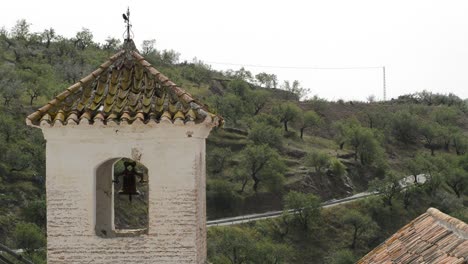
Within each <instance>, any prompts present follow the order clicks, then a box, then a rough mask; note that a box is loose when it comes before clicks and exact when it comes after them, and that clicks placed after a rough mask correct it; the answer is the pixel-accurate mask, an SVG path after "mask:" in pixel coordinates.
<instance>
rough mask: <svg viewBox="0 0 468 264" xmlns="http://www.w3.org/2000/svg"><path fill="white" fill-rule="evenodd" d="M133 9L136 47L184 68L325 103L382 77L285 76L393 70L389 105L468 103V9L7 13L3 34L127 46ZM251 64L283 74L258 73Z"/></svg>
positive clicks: (21, 1)
mask: <svg viewBox="0 0 468 264" xmlns="http://www.w3.org/2000/svg"><path fill="white" fill-rule="evenodd" d="M127 6H130V12H131V17H130V18H131V21H132V24H133V32H134V34H135V37H134V40H135V42H136V44H137V45H140V44H141V42H142V41H143V40H145V39H156V41H157V42H156V45H157V48H158V49H174V50H176V51H178V52H180V53H181V59H187V60H191V59H192V58H193V57H197V58H199V59H201V60H203V61H205V62H208V63H209V64H211V65H212V66H213V68H214V69H219V70H224V69H229V68H232V69H239V68H240V67H241V66H237V65H223V64H215V63H214V62H220V63H230V64H240V65H246V66H245V68H246V69H248V70H250V71H252V72H253V73H258V72H262V71H265V72H268V73H274V74H276V75H277V76H278V78H279V79H280V80H295V79H297V80H299V81H300V82H301V83H302V85H303V86H304V87H308V88H311V90H312V94H313V95H315V94H316V95H318V96H319V97H324V98H327V99H333V100H336V99H346V100H350V99H353V100H365V99H366V97H367V96H368V95H370V94H374V95H375V96H376V97H377V98H378V99H380V98H382V94H383V92H382V90H383V85H382V83H383V80H382V70H381V69H380V68H377V69H359V70H358V69H354V70H337V69H334V70H318V69H297V68H296V69H292V68H284V67H298V68H302V67H319V68H320V67H325V68H327V67H331V68H341V67H361V66H371V67H381V66H385V67H386V73H387V76H386V77H387V98H392V97H397V96H398V95H401V94H406V93H412V92H415V91H422V90H424V89H426V90H430V91H433V92H440V93H449V92H452V93H455V94H457V95H458V96H460V97H462V98H468V89H467V87H468V1H462V0H460V1H454V0H438V1H435V0H392V1H388V0H385V1H384V0H320V1H298V0H289V1H284V0H283V1H275V0H270V1H266V0H265V1H255V0H250V1H247V0H236V1H221V0H197V1H193V0H192V1H190V0H185V1H182V0H170V1H169V0H166V1H136V0H134V1H130V0H101V1H98V0H93V1H91V0H80V1H58V0H57V1H52V0H41V1H32V0H31V1H25V0H15V1H8V2H5V3H3V4H2V15H1V16H0V26H5V27H6V28H7V29H10V28H11V27H12V26H13V25H14V24H15V22H16V21H17V20H18V19H21V18H25V19H26V20H27V21H28V22H29V23H32V30H33V31H43V30H44V29H45V28H49V27H53V28H54V29H55V30H56V32H57V33H58V34H60V35H64V36H67V37H72V36H74V35H75V34H76V32H77V31H80V30H81V29H82V28H83V27H85V28H88V29H90V30H91V31H92V32H93V34H94V36H95V40H97V41H99V42H103V41H104V40H105V39H106V38H107V37H108V36H112V37H117V38H122V36H123V32H124V22H123V19H122V15H121V14H122V13H124V12H125V11H126V9H127ZM247 65H264V66H280V67H283V68H276V67H267V68H262V67H252V66H247Z"/></svg>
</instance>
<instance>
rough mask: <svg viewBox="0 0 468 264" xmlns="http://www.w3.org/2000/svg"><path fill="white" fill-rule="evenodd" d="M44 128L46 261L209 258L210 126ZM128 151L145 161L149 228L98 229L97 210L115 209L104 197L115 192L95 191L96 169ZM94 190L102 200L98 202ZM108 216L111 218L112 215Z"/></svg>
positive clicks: (190, 260) (103, 212)
mask: <svg viewBox="0 0 468 264" xmlns="http://www.w3.org/2000/svg"><path fill="white" fill-rule="evenodd" d="M41 128H42V130H43V133H44V136H45V138H46V140H47V150H46V159H47V179H46V187H47V259H48V263H49V264H53V263H204V262H205V261H206V227H205V226H206V200H205V139H206V137H207V136H208V134H209V132H210V130H211V126H207V125H205V124H199V125H182V126H177V125H172V124H168V125H164V124H160V125H158V126H156V127H148V126H145V125H141V126H138V125H132V126H115V127H109V126H103V127H97V126H96V125H94V126H88V125H77V126H63V127H50V128H49V127H41ZM123 157H125V158H132V159H134V158H135V157H138V158H139V159H140V160H139V162H141V163H142V164H143V165H145V166H146V167H147V168H148V177H149V182H148V184H149V186H148V188H149V198H148V199H149V203H148V211H149V212H148V215H149V224H148V231H147V234H142V235H139V236H135V237H112V238H103V237H99V236H97V235H96V231H95V230H96V229H99V228H101V227H102V226H101V227H97V226H96V217H107V216H108V215H113V212H112V210H113V209H112V206H111V208H105V206H104V205H103V204H109V205H111V204H112V199H110V198H109V197H111V196H106V194H103V193H99V191H96V184H97V181H99V178H96V176H95V175H96V174H99V173H101V170H102V171H107V172H109V168H110V167H109V166H112V165H111V164H113V163H114V162H115V161H116V159H118V158H123ZM107 184H111V183H107ZM106 197H107V198H106ZM96 198H97V199H103V201H105V202H104V203H103V204H100V205H97V206H96ZM106 199H107V200H106ZM103 224H104V225H105V226H107V228H109V227H110V228H113V225H114V223H113V220H111V218H109V221H108V222H105V223H103Z"/></svg>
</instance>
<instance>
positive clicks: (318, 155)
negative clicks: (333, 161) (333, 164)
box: [305, 151, 330, 174]
mask: <svg viewBox="0 0 468 264" xmlns="http://www.w3.org/2000/svg"><path fill="white" fill-rule="evenodd" d="M305 163H306V164H307V165H309V166H313V167H314V168H315V171H316V172H317V173H319V174H322V173H324V172H325V171H324V170H325V169H326V168H328V167H329V166H330V157H329V156H328V155H327V154H326V153H324V152H320V151H311V152H310V153H308V154H307V156H306V158H305Z"/></svg>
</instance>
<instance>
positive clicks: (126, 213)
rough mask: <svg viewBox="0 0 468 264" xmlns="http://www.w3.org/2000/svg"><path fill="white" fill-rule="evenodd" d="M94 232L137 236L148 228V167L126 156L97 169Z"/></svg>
mask: <svg viewBox="0 0 468 264" xmlns="http://www.w3.org/2000/svg"><path fill="white" fill-rule="evenodd" d="M95 231H96V235H98V236H101V237H116V236H138V235H141V234H146V233H147V231H148V169H147V168H146V167H145V166H144V165H143V164H141V163H139V162H137V161H134V160H132V159H128V158H114V159H110V160H107V161H105V162H104V163H102V164H101V165H100V166H98V167H97V169H96V226H95Z"/></svg>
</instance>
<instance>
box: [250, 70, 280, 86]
mask: <svg viewBox="0 0 468 264" xmlns="http://www.w3.org/2000/svg"><path fill="white" fill-rule="evenodd" d="M255 79H256V80H257V82H258V83H259V84H260V86H262V87H265V88H276V86H277V82H278V80H277V77H276V75H274V74H268V73H265V72H261V73H259V74H257V75H255Z"/></svg>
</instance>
